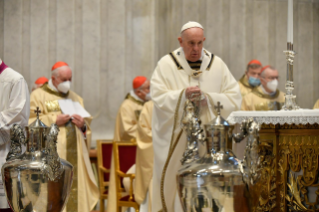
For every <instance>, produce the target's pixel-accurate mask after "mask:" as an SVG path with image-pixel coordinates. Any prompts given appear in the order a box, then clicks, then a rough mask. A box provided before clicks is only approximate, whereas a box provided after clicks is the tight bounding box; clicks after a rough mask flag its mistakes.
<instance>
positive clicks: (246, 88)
mask: <svg viewBox="0 0 319 212" xmlns="http://www.w3.org/2000/svg"><path fill="white" fill-rule="evenodd" d="M238 84H239V89H240V93H241V96H242V98H244V97H245V96H246V95H247V94H249V93H250V92H251V91H252V90H253V88H254V87H253V86H251V85H250V84H249V83H248V79H247V76H246V74H244V75H243V76H242V77H241V78H240V80H239V81H238Z"/></svg>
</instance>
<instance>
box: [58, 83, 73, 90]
mask: <svg viewBox="0 0 319 212" xmlns="http://www.w3.org/2000/svg"><path fill="white" fill-rule="evenodd" d="M70 87H71V82H70V81H65V82H61V83H60V84H59V85H58V90H59V91H60V92H62V93H67V92H68V91H69V90H70Z"/></svg>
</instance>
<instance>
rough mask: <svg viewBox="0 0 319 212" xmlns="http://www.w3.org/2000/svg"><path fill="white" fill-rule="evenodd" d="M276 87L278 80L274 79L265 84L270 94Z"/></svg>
mask: <svg viewBox="0 0 319 212" xmlns="http://www.w3.org/2000/svg"><path fill="white" fill-rule="evenodd" d="M277 87H278V80H276V79H274V80H272V81H269V82H267V88H268V89H269V90H271V91H272V92H275V91H276V90H277Z"/></svg>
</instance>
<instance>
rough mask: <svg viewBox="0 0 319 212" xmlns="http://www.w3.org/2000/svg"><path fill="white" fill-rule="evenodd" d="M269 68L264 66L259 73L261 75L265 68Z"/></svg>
mask: <svg viewBox="0 0 319 212" xmlns="http://www.w3.org/2000/svg"><path fill="white" fill-rule="evenodd" d="M269 67H270V65H267V66H264V67H263V68H262V69H261V71H260V73H262V72H263V71H265V70H266V69H267V68H269Z"/></svg>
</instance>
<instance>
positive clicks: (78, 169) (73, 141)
mask: <svg viewBox="0 0 319 212" xmlns="http://www.w3.org/2000/svg"><path fill="white" fill-rule="evenodd" d="M51 73H52V74H51V79H50V80H49V82H48V83H45V84H44V85H43V86H42V87H40V88H37V89H35V90H34V91H33V92H32V93H31V97H30V109H31V112H33V111H34V110H35V109H36V108H37V107H39V109H40V110H41V114H40V115H39V118H40V120H41V121H42V122H43V123H44V124H45V125H47V126H50V125H51V124H53V123H55V124H57V125H58V126H59V129H60V131H59V135H58V143H57V151H58V154H59V156H60V158H63V159H65V160H67V161H69V162H70V163H71V164H72V165H73V173H74V175H73V183H72V187H71V192H70V196H69V199H68V202H67V204H66V208H64V212H65V211H67V212H77V211H91V210H92V209H93V208H94V206H95V205H96V203H97V201H98V199H99V190H98V187H97V183H96V180H95V177H94V174H93V170H92V166H91V163H90V158H89V149H90V146H91V128H90V123H91V120H92V117H87V118H83V117H81V116H80V115H79V114H76V113H74V114H72V115H68V114H64V113H63V112H62V110H61V107H60V104H59V101H60V100H72V101H73V102H78V103H79V104H80V105H81V106H82V107H83V108H84V105H83V99H82V98H81V97H80V96H79V95H77V94H76V93H75V92H73V91H72V90H70V87H71V80H72V70H71V68H70V67H69V65H68V64H67V63H65V62H62V61H59V62H56V63H55V64H54V65H53V66H52V69H51ZM36 118H37V117H36V114H35V113H31V114H30V119H29V123H32V122H34V121H35V119H36ZM54 207H55V206H54V205H53V208H52V211H55V210H57V209H55V208H54Z"/></svg>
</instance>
